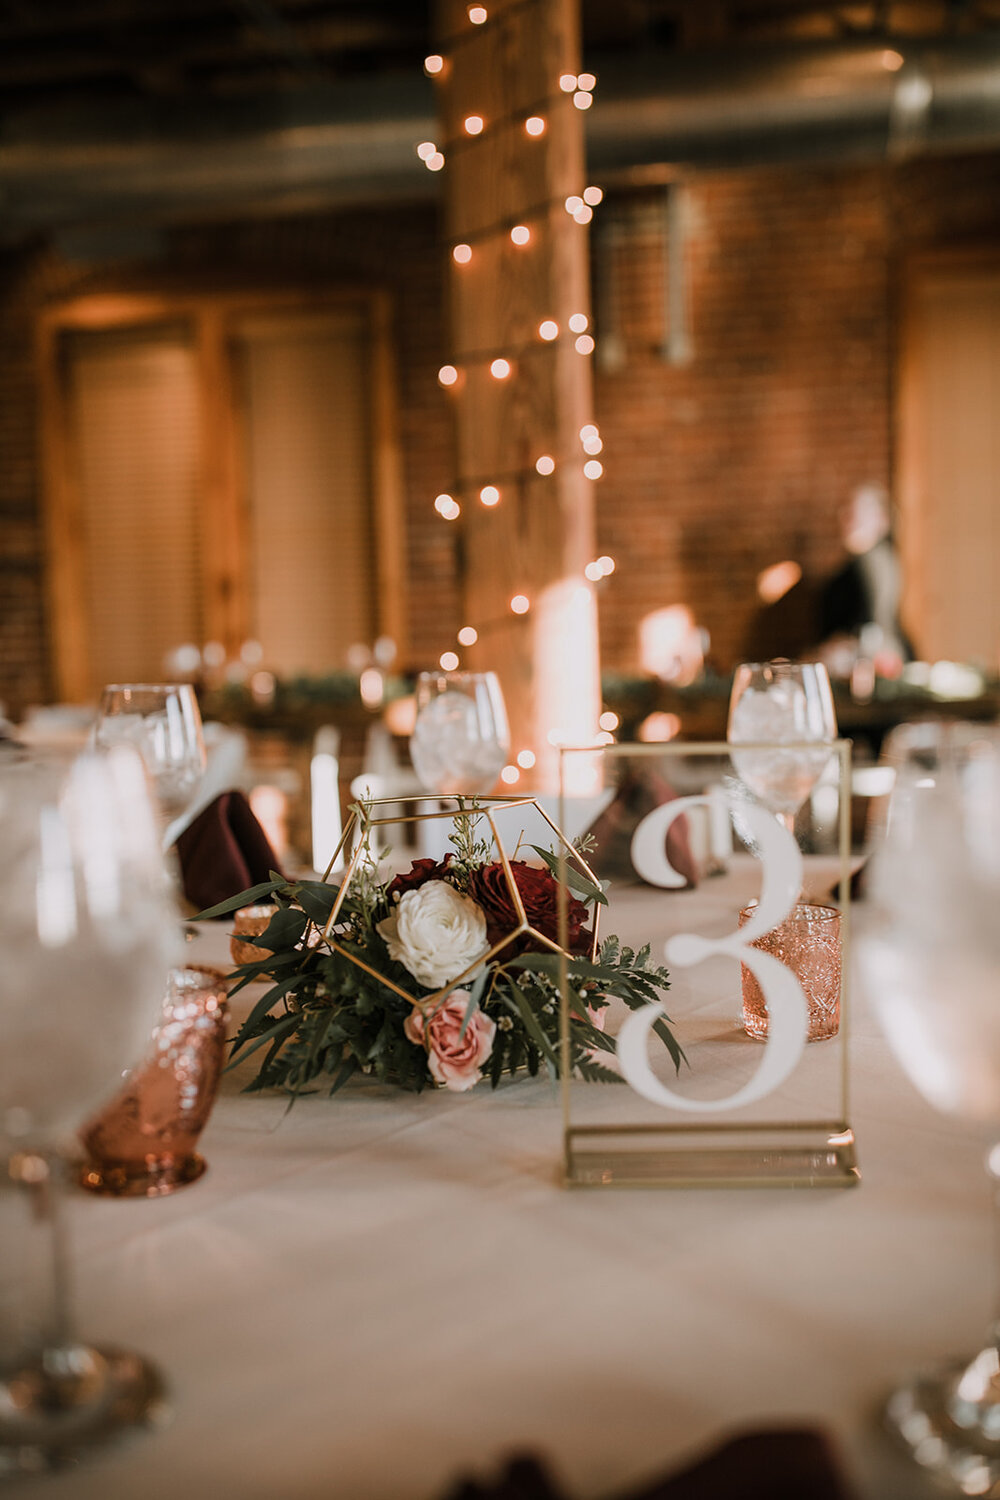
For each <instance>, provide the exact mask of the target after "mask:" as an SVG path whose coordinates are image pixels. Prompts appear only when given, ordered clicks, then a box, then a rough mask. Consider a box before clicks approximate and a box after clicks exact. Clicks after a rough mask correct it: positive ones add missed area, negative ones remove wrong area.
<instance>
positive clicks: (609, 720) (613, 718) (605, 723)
mask: <svg viewBox="0 0 1000 1500" xmlns="http://www.w3.org/2000/svg"><path fill="white" fill-rule="evenodd" d="M597 723H598V725H599V726H600V728H601V729H604V730H606V731H607V732H608V733H609V734H610V732H611V731H612V730H613V729H617V728H618V725H619V724H620V723H621V720H620V719H619V717H618V715H617V714H615V713H612V712H611V710H610V709H607V710H605V712H604V713H603V714H601V717H600V718H599V719H598V721H597Z"/></svg>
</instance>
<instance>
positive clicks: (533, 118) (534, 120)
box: [524, 115, 545, 136]
mask: <svg viewBox="0 0 1000 1500" xmlns="http://www.w3.org/2000/svg"><path fill="white" fill-rule="evenodd" d="M524 128H525V130H526V131H527V132H528V134H529V135H534V136H539V135H544V134H545V121H544V120H543V119H542V116H541V115H529V116H528V118H527V119H526V120H525V122H524Z"/></svg>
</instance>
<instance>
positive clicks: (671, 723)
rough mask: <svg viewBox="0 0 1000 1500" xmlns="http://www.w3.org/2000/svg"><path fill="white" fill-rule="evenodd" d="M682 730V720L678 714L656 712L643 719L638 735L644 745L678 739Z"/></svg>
mask: <svg viewBox="0 0 1000 1500" xmlns="http://www.w3.org/2000/svg"><path fill="white" fill-rule="evenodd" d="M680 731H681V721H680V719H679V718H678V717H677V715H676V714H663V713H655V714H650V715H649V716H648V717H647V718H645V719H643V721H642V723H641V724H640V725H639V730H638V735H639V739H640V740H641V741H642V743H643V744H644V745H659V744H664V743H665V742H666V741H667V740H673V739H676V738H677V736H678V734H680Z"/></svg>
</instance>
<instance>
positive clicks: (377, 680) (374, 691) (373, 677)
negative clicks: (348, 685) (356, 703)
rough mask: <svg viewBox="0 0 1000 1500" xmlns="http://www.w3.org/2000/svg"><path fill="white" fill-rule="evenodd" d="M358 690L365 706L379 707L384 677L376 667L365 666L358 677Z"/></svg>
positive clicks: (383, 693)
mask: <svg viewBox="0 0 1000 1500" xmlns="http://www.w3.org/2000/svg"><path fill="white" fill-rule="evenodd" d="M358 692H359V693H360V694H361V701H362V703H363V704H364V705H365V708H381V706H382V699H383V698H384V697H385V677H384V676H383V675H382V673H381V672H380V671H379V669H378V667H365V670H364V671H363V672H362V674H361V676H360V677H359V678H358Z"/></svg>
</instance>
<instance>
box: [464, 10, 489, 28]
mask: <svg viewBox="0 0 1000 1500" xmlns="http://www.w3.org/2000/svg"><path fill="white" fill-rule="evenodd" d="M465 14H466V15H467V16H468V18H469V20H470V21H471V22H472V24H473V26H482V25H483V24H484V22H485V21H486V20H487V18H488V16H489V11H488V10H487V9H486V6H485V5H468V6H466V9H465Z"/></svg>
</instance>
